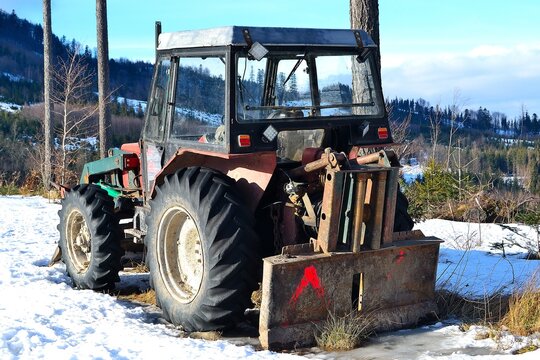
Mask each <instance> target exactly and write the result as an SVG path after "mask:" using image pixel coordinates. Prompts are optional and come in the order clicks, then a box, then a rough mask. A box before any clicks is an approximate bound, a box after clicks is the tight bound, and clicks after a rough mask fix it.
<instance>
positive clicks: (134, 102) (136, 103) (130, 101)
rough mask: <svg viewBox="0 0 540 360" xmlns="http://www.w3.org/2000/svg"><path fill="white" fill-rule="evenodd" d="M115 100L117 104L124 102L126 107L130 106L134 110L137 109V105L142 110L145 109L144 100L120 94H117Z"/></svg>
mask: <svg viewBox="0 0 540 360" xmlns="http://www.w3.org/2000/svg"><path fill="white" fill-rule="evenodd" d="M116 102H118V103H119V104H123V103H124V102H125V103H126V104H127V106H128V107H130V108H132V109H133V110H135V111H138V110H139V106H140V107H141V109H142V111H143V112H145V111H146V101H143V100H135V99H128V98H125V97H122V96H117V97H116Z"/></svg>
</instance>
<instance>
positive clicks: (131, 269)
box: [124, 260, 150, 274]
mask: <svg viewBox="0 0 540 360" xmlns="http://www.w3.org/2000/svg"><path fill="white" fill-rule="evenodd" d="M124 271H125V272H128V273H136V274H145V273H148V272H150V269H148V266H146V264H145V263H144V262H140V261H131V260H130V261H129V262H128V263H127V264H125V265H124Z"/></svg>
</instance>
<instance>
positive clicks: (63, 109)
mask: <svg viewBox="0 0 540 360" xmlns="http://www.w3.org/2000/svg"><path fill="white" fill-rule="evenodd" d="M93 77H94V74H93V73H92V72H89V71H88V65H87V64H86V63H85V61H84V59H83V57H82V56H80V55H79V50H78V49H77V48H75V50H74V51H73V52H69V53H68V57H67V59H62V58H59V59H58V66H57V69H55V71H54V72H53V78H54V83H55V91H54V92H53V95H52V98H53V100H54V102H55V104H56V105H57V106H56V108H57V109H58V111H57V112H55V113H56V114H57V115H58V116H59V118H60V120H61V121H60V126H59V127H57V129H56V133H57V136H58V139H59V161H58V166H57V167H58V170H59V177H60V179H59V180H60V181H61V183H62V184H65V183H66V180H67V174H68V172H69V168H70V166H71V165H72V164H73V162H74V161H76V156H75V155H76V153H77V152H78V151H79V150H80V137H82V136H90V135H93V134H94V133H95V130H94V129H93V125H92V124H91V122H90V121H89V120H90V118H91V117H92V116H94V115H95V114H96V113H97V111H98V105H96V104H92V103H90V102H88V100H89V95H90V92H91V85H92V78H93Z"/></svg>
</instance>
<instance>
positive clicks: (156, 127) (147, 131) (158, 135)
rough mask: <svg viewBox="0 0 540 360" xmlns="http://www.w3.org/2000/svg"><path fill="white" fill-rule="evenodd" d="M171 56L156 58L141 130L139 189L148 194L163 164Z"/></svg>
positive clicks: (169, 99)
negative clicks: (141, 180)
mask: <svg viewBox="0 0 540 360" xmlns="http://www.w3.org/2000/svg"><path fill="white" fill-rule="evenodd" d="M171 69H172V66H171V58H161V59H158V62H157V64H156V69H155V72H154V78H153V80H152V91H151V94H150V99H149V102H148V109H147V111H146V117H145V125H144V128H143V134H142V146H141V149H142V161H143V178H144V180H143V191H144V195H145V198H146V199H147V198H148V197H149V195H150V194H149V191H151V189H152V186H153V184H154V179H155V177H156V174H157V173H159V171H160V170H161V169H162V167H163V165H164V164H163V162H164V150H165V135H166V131H167V123H168V120H169V118H170V112H171V111H170V110H171V109H170V107H171V104H172V102H171V97H172V91H171V86H172V84H173V79H172V71H171Z"/></svg>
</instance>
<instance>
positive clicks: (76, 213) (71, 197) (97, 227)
mask: <svg viewBox="0 0 540 360" xmlns="http://www.w3.org/2000/svg"><path fill="white" fill-rule="evenodd" d="M58 215H59V216H60V224H59V225H58V230H59V231H60V241H59V242H58V246H59V247H60V249H61V251H62V261H63V262H64V263H65V264H66V270H67V273H68V275H69V276H70V277H71V279H72V280H73V284H74V286H75V287H77V288H80V289H92V290H105V289H112V288H114V285H115V282H118V281H120V278H119V277H118V272H119V271H120V270H122V264H121V261H120V260H121V258H122V255H123V253H124V251H123V249H122V248H121V246H120V237H121V232H120V227H119V226H118V219H117V217H116V216H115V215H114V203H113V201H112V199H111V198H110V197H109V196H108V195H107V193H106V192H105V191H104V190H102V189H101V188H100V187H98V186H96V185H88V184H84V185H79V186H76V187H74V188H73V189H72V190H71V191H69V192H68V193H67V194H66V197H65V198H64V199H63V200H62V209H61V210H60V211H59V212H58Z"/></svg>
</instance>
